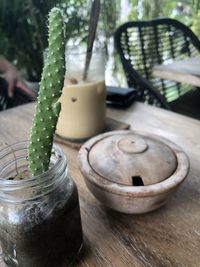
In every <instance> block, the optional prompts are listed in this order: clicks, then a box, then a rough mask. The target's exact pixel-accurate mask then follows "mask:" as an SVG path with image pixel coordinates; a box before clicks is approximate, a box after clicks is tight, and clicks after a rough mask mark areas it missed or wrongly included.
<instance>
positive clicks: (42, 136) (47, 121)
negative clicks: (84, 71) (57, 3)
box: [28, 8, 65, 175]
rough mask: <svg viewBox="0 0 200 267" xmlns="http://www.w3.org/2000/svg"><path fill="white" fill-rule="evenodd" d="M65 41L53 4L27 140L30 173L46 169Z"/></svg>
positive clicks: (55, 113)
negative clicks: (43, 63)
mask: <svg viewBox="0 0 200 267" xmlns="http://www.w3.org/2000/svg"><path fill="white" fill-rule="evenodd" d="M64 53H65V43H64V29H63V19H62V15H61V12H60V9H59V8H53V9H52V10H51V12H50V16H49V47H48V56H47V59H46V60H45V65H44V69H43V73H42V79H41V82H40V90H39V96H38V101H37V107H36V113H35V117H34V121H33V128H32V131H31V136H30V141H29V155H28V159H29V168H30V170H31V172H32V174H33V175H38V174H41V173H43V172H44V171H46V170H48V167H49V161H50V156H51V149H52V143H53V135H54V132H55V129H56V124H57V120H58V116H59V113H60V108H61V104H60V102H57V101H58V98H59V97H60V95H61V92H62V87H63V82H64V75H65V59H64Z"/></svg>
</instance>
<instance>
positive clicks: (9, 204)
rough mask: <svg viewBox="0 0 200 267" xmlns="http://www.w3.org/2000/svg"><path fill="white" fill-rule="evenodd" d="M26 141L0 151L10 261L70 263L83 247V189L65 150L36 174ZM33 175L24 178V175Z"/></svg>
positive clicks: (0, 215)
mask: <svg viewBox="0 0 200 267" xmlns="http://www.w3.org/2000/svg"><path fill="white" fill-rule="evenodd" d="M27 170H28V161H27V142H21V143H16V144H14V145H11V146H7V147H6V148H4V149H1V150H0V243H1V248H2V257H3V260H4V262H5V263H6V265H7V266H12V267H15V266H19V267H44V266H48V267H58V266H59V267H60V266H71V264H72V263H73V261H74V259H75V258H76V256H77V255H78V253H79V251H80V249H81V247H82V228H81V218H80V209H79V201H78V192H77V188H76V185H75V183H74V182H73V180H72V179H71V178H70V177H69V175H68V171H67V161H66V158H65V156H64V154H63V152H62V150H61V149H60V148H59V147H58V146H56V145H54V146H53V149H52V156H51V160H50V167H49V170H48V171H46V172H45V173H43V174H41V175H38V176H34V177H31V175H30V174H29V173H28V171H27ZM27 176H28V177H29V178H24V177H27Z"/></svg>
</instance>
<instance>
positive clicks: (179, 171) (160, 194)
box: [79, 131, 189, 214]
mask: <svg viewBox="0 0 200 267" xmlns="http://www.w3.org/2000/svg"><path fill="white" fill-rule="evenodd" d="M79 162H80V169H81V172H82V174H83V176H84V178H85V182H86V185H87V186H88V188H89V190H90V191H91V192H92V193H93V195H94V196H95V197H96V198H97V199H98V200H99V201H101V202H102V203H103V204H104V205H105V206H107V207H109V208H111V209H114V210H116V211H119V212H124V213H135V214H136V213H145V212H149V211H152V210H155V209H157V208H159V207H161V206H162V205H164V204H165V203H166V202H167V200H168V199H169V197H171V196H172V194H174V193H175V191H176V190H177V189H178V187H179V186H180V184H181V183H182V182H183V181H184V179H185V178H186V176H187V174H188V171H189V162H188V158H187V156H186V155H185V153H184V152H183V151H182V149H181V148H180V147H178V146H177V145H175V144H174V143H172V142H171V141H169V140H167V139H165V138H162V137H160V136H157V135H153V134H147V133H141V132H137V131H113V132H109V133H105V134H101V135H98V136H96V137H94V138H92V139H90V140H89V141H87V142H86V143H85V144H84V145H83V146H82V148H81V150H80V152H79Z"/></svg>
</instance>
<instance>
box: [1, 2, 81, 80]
mask: <svg viewBox="0 0 200 267" xmlns="http://www.w3.org/2000/svg"><path fill="white" fill-rule="evenodd" d="M64 3H65V4H64ZM83 3H85V1H84V0H68V1H66V0H1V1H0V39H1V42H0V51H1V52H0V53H1V54H3V55H4V56H5V57H7V58H8V59H9V60H10V61H11V62H13V63H14V64H15V65H16V66H17V68H18V69H19V70H20V71H21V72H23V73H24V75H25V77H26V78H27V79H28V80H32V81H39V80H40V77H41V72H42V66H43V53H44V50H45V48H46V47H47V25H46V19H47V15H48V13H49V11H50V9H51V8H52V7H53V6H55V5H59V6H61V5H65V7H64V6H62V9H63V13H64V14H65V15H66V22H68V28H67V36H66V37H67V38H69V37H72V36H74V35H79V33H80V32H81V31H82V29H84V23H85V24H86V20H84V19H83V18H82V17H83V16H82V14H81V12H80V10H81V7H82V6H83Z"/></svg>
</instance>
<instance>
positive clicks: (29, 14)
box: [0, 0, 200, 86]
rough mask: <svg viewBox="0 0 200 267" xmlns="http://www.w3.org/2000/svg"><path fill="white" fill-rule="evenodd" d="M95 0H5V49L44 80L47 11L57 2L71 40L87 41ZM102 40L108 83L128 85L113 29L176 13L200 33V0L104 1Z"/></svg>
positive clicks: (0, 7)
mask: <svg viewBox="0 0 200 267" xmlns="http://www.w3.org/2000/svg"><path fill="white" fill-rule="evenodd" d="M91 2H92V1H91V0H90V1H88V0H9V1H8V0H0V13H1V14H0V39H1V42H0V51H1V52H0V53H1V54H2V55H4V56H5V57H6V58H7V59H8V60H10V61H11V62H12V63H13V64H14V65H15V66H16V67H17V69H18V70H19V71H20V73H21V74H22V75H23V77H24V78H25V79H26V80H28V81H31V82H38V81H39V80H40V76H41V72H42V67H43V58H44V51H45V49H46V47H47V15H48V12H49V10H50V9H51V8H52V7H53V6H59V7H61V8H62V10H63V15H64V18H65V28H66V37H67V42H68V44H70V43H73V44H76V45H78V44H80V43H86V41H87V34H88V23H89V12H90V8H91ZM101 5H102V6H101V14H100V21H99V24H98V30H97V36H96V42H99V43H100V44H101V45H103V46H105V48H106V51H107V62H108V63H107V67H106V83H107V84H112V85H120V86H123V85H125V84H126V81H125V77H124V74H123V71H122V68H121V65H120V61H119V59H118V57H117V55H116V53H115V51H114V48H113V33H114V31H115V30H116V28H117V27H118V26H119V25H120V24H122V23H123V22H125V21H128V20H143V19H152V18H156V17H170V18H175V19H177V20H180V21H181V22H183V23H184V24H186V25H187V26H189V27H190V28H191V29H192V30H193V31H194V32H195V33H196V35H197V36H198V37H200V0H184V1H176V0H170V1H169V0H115V1H113V0H102V1H101Z"/></svg>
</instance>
